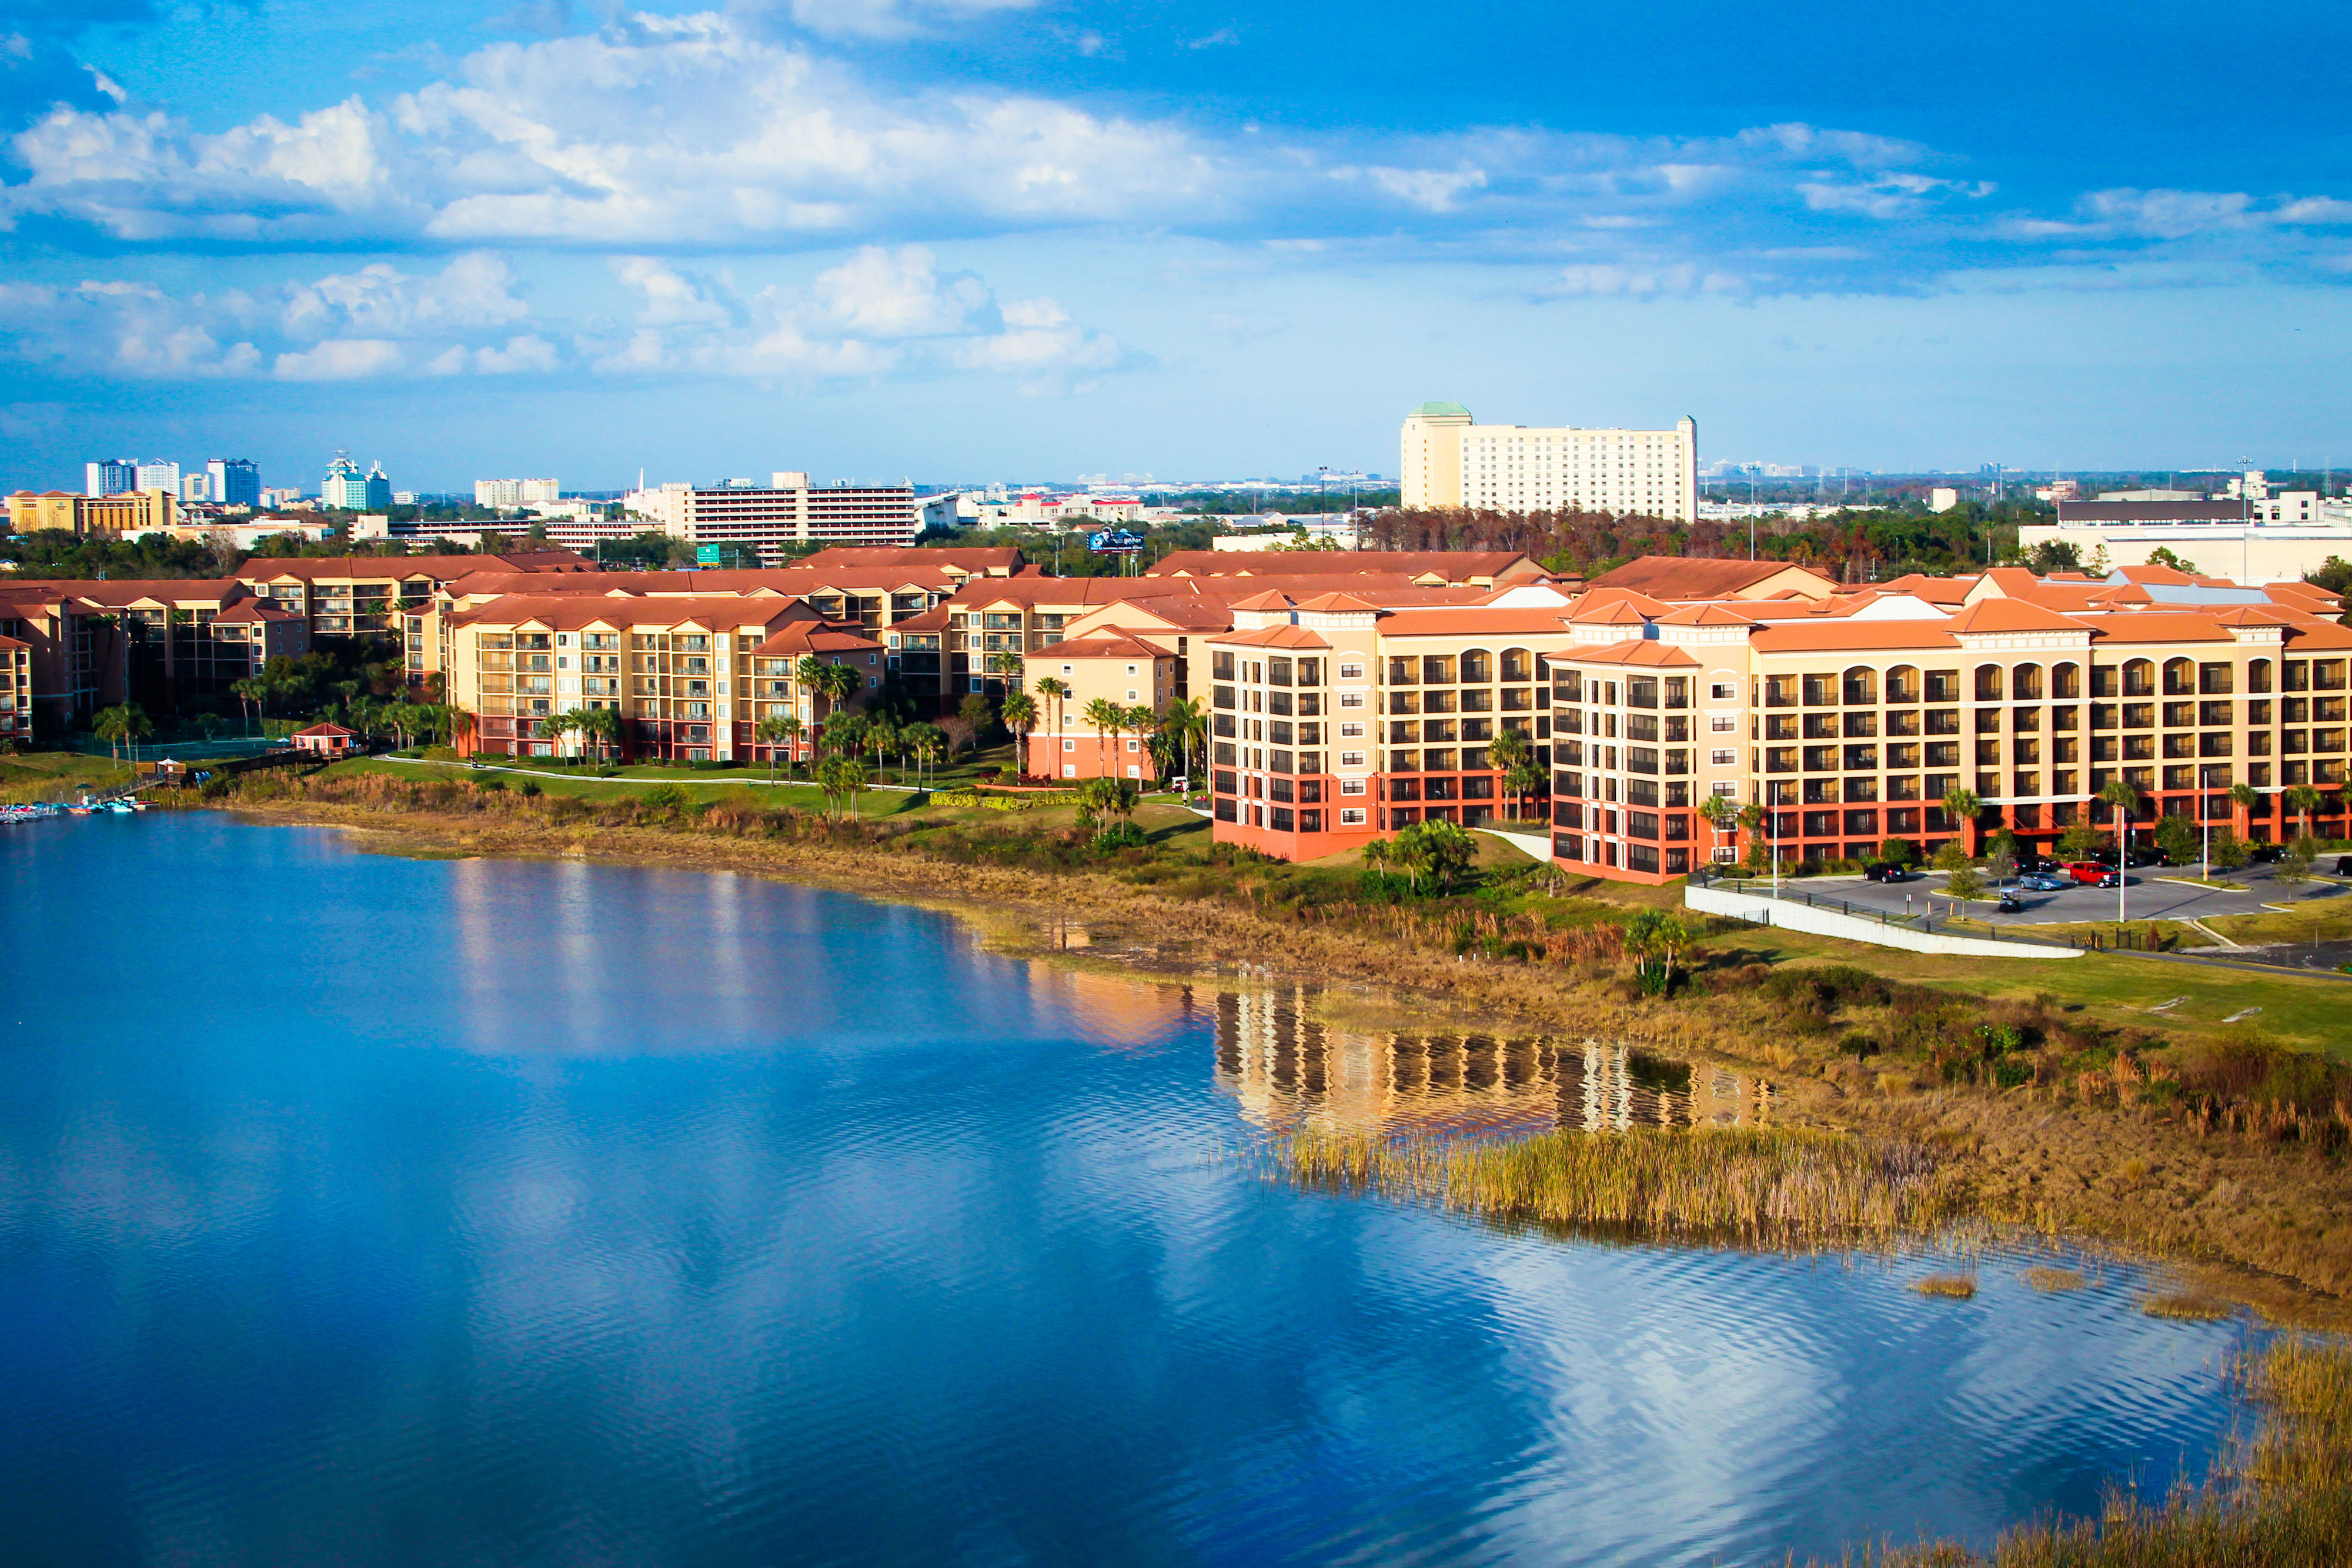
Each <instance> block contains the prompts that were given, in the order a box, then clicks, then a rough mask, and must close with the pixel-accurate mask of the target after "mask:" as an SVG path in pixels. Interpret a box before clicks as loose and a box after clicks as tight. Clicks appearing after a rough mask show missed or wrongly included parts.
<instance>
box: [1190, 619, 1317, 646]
mask: <svg viewBox="0 0 2352 1568" xmlns="http://www.w3.org/2000/svg"><path fill="white" fill-rule="evenodd" d="M1209 641H1210V642H1212V643H1216V644H1217V645H1218V646H1219V647H1227V646H1234V647H1244V648H1328V647H1329V646H1330V645H1331V644H1330V643H1327V642H1325V641H1324V640H1323V638H1322V637H1321V635H1319V634H1318V633H1317V632H1313V631H1310V630H1309V629H1308V628H1307V627H1304V626H1292V625H1289V624H1284V625H1280V626H1266V627H1262V628H1260V629H1259V630H1257V631H1255V632H1220V633H1218V634H1217V635H1215V636H1213V637H1211V638H1210V639H1209Z"/></svg>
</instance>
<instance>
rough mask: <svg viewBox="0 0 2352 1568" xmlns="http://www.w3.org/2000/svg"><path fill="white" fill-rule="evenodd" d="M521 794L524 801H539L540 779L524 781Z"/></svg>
mask: <svg viewBox="0 0 2352 1568" xmlns="http://www.w3.org/2000/svg"><path fill="white" fill-rule="evenodd" d="M519 793H520V795H521V796H522V798H523V799H524V800H538V799H539V780H538V779H524V780H523V781H522V789H520V791H519Z"/></svg>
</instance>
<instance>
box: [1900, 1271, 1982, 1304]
mask: <svg viewBox="0 0 2352 1568" xmlns="http://www.w3.org/2000/svg"><path fill="white" fill-rule="evenodd" d="M1911 1288H1912V1289H1913V1290H1915V1291H1918V1292H1919V1293H1920V1294H1921V1295H1923V1296H1944V1297H1948V1298H1949V1299H1951V1300H1952V1301H1974V1300H1975V1299H1976V1293H1977V1281H1976V1276H1975V1275H1973V1274H1930V1275H1928V1276H1927V1278H1926V1279H1924V1280H1921V1281H1917V1282H1916V1283H1915V1284H1913V1285H1912V1287H1911Z"/></svg>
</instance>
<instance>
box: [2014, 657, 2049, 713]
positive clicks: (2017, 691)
mask: <svg viewBox="0 0 2352 1568" xmlns="http://www.w3.org/2000/svg"><path fill="white" fill-rule="evenodd" d="M2009 695H2011V697H2013V698H2015V699H2016V700H2017V701H2019V702H2021V703H2038V702H2040V701H2041V700H2042V666H2041V665H2039V664H2020V665H2018V666H2017V667H2016V668H2015V669H2013V670H2011V671H2010V673H2009Z"/></svg>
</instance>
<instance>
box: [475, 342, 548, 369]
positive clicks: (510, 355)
mask: <svg viewBox="0 0 2352 1568" xmlns="http://www.w3.org/2000/svg"><path fill="white" fill-rule="evenodd" d="M556 360H557V355H556V352H555V345H554V344H552V343H551V342H549V341H548V340H546V339H544V338H542V337H541V336H539V335H538V334H537V333H535V332H526V333H524V334H523V335H522V336H520V337H517V338H509V339H508V340H507V341H506V346H505V347H504V348H502V349H477V350H474V369H475V370H477V371H480V372H481V373H482V374H483V375H486V376H511V375H520V374H524V373H527V372H530V371H551V370H553V369H555V366H556Z"/></svg>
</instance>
